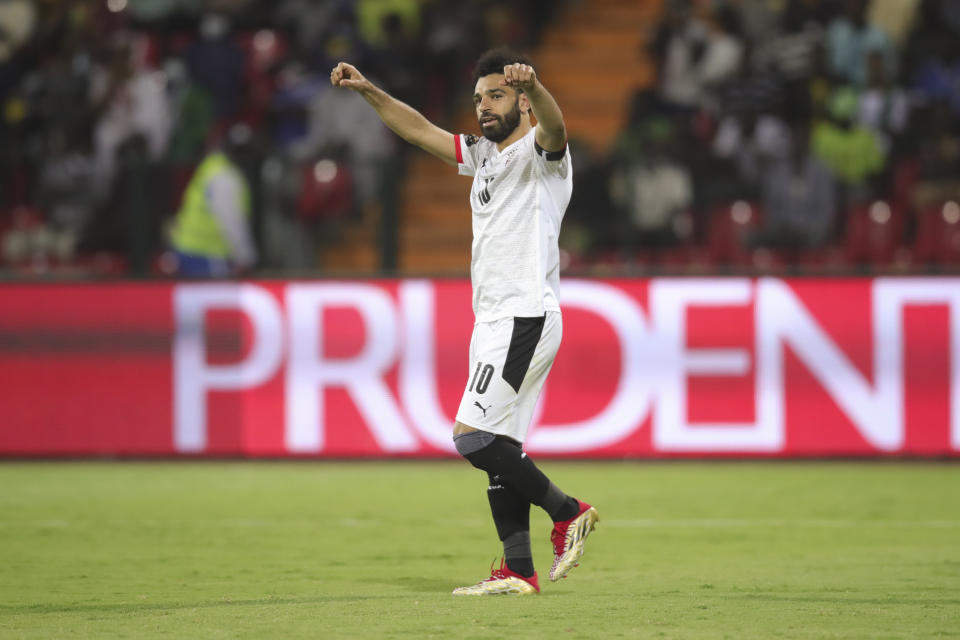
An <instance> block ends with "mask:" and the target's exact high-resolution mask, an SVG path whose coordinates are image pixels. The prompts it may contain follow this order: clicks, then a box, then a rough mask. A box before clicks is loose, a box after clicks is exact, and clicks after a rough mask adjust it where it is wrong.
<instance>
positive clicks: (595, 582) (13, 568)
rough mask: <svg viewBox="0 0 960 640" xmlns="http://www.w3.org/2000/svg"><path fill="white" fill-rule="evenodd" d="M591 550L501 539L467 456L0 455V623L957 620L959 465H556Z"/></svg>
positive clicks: (464, 628) (319, 629)
mask: <svg viewBox="0 0 960 640" xmlns="http://www.w3.org/2000/svg"><path fill="white" fill-rule="evenodd" d="M541 466H542V467H543V468H544V470H545V471H546V472H547V473H548V474H549V475H551V476H552V477H553V479H554V480H555V481H556V482H557V483H558V484H559V485H560V486H561V487H564V488H565V489H566V490H568V491H570V492H571V493H573V494H575V495H577V496H580V497H583V498H585V499H588V500H590V501H591V502H593V503H594V504H595V505H596V506H597V507H598V509H599V511H600V519H601V520H600V524H599V525H598V527H597V530H596V533H594V535H593V536H592V537H591V538H590V540H589V541H588V544H587V552H586V555H585V556H584V558H583V563H582V566H581V567H580V568H579V569H575V570H574V571H573V572H572V573H571V575H570V577H569V578H568V579H567V580H564V581H562V582H561V583H557V584H553V583H550V582H549V581H548V580H547V578H546V573H547V569H548V568H549V566H550V559H551V557H550V546H549V542H548V537H547V536H548V531H549V522H548V520H547V518H546V516H545V515H544V514H543V513H542V512H540V511H539V510H537V511H536V512H535V513H534V514H533V519H532V524H533V529H534V530H533V535H534V555H535V560H536V562H537V566H538V569H539V571H540V573H541V576H542V577H541V586H542V587H543V592H542V594H541V595H540V596H538V597H528V598H510V597H495V598H453V597H451V596H450V590H451V589H453V588H454V587H456V586H459V585H461V584H468V583H472V582H476V581H478V580H479V579H480V578H482V577H485V575H487V574H488V572H489V570H488V565H489V563H490V560H491V559H493V557H494V556H495V555H498V554H499V543H498V542H497V540H496V536H495V533H494V529H493V525H492V523H491V521H490V520H489V516H488V507H487V504H486V497H485V493H484V489H485V484H486V483H485V477H484V476H483V474H481V473H480V472H478V471H476V470H474V469H472V468H471V467H470V466H469V465H467V464H466V463H460V462H453V461H451V462H438V463H292V464H283V463H275V462H264V463H240V462H226V463H4V464H0V637H2V638H21V637H22V638H62V637H96V638H111V637H122V638H220V637H225V638H297V637H312V638H414V637H415V638H496V637H502V638H517V639H521V638H577V637H591V638H620V637H664V638H926V637H954V638H956V637H960V465H956V464H953V465H950V464H913V463H839V462H838V463H779V464H777V463H759V462H751V463H741V464H736V463H720V462H718V463H692V462H682V463H655V464H643V463H608V464H601V463H583V464H574V463H559V462H549V461H546V462H543V463H542V464H541Z"/></svg>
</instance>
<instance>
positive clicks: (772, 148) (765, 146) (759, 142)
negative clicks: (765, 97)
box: [713, 107, 790, 189]
mask: <svg viewBox="0 0 960 640" xmlns="http://www.w3.org/2000/svg"><path fill="white" fill-rule="evenodd" d="M789 152H790V132H789V129H788V128H787V125H786V124H785V123H784V122H783V120H781V119H780V118H779V117H777V116H776V115H773V114H760V113H758V112H757V111H756V110H755V109H751V108H748V107H745V108H744V109H742V110H741V111H740V112H735V113H732V114H731V115H729V116H727V117H725V118H724V119H723V120H721V121H720V124H719V126H718V127H717V132H716V136H715V137H714V139H713V153H714V154H715V155H716V156H717V157H719V158H723V159H726V160H728V161H730V162H733V163H734V164H735V166H736V167H737V174H738V177H739V179H740V181H741V182H742V183H743V184H744V185H745V186H746V187H747V188H750V189H753V188H755V187H756V186H757V185H758V184H759V180H760V170H761V168H762V167H763V165H764V164H766V163H767V162H770V161H773V160H782V159H784V158H786V157H787V155H788V154H789Z"/></svg>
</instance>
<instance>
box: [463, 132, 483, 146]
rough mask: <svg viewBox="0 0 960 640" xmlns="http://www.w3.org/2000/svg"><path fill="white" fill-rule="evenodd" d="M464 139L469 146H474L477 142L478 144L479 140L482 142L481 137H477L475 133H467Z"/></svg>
mask: <svg viewBox="0 0 960 640" xmlns="http://www.w3.org/2000/svg"><path fill="white" fill-rule="evenodd" d="M463 141H464V142H466V143H467V146H468V147H472V146H473V145H475V144H477V143H478V142H480V139H479V138H477V136H475V135H473V134H467V135H465V136H463Z"/></svg>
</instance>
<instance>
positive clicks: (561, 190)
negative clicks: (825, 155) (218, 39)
mask: <svg viewBox="0 0 960 640" xmlns="http://www.w3.org/2000/svg"><path fill="white" fill-rule="evenodd" d="M473 76H474V82H475V86H474V92H473V104H474V107H475V108H476V114H477V119H478V121H479V125H480V131H481V132H482V134H483V136H482V137H477V136H473V135H465V134H460V135H456V136H455V135H453V134H451V133H449V132H447V131H444V130H443V129H441V128H439V127H437V126H436V125H434V124H432V123H430V122H429V121H428V120H427V119H426V118H424V116H423V115H421V114H420V113H418V112H417V111H416V110H414V109H413V108H411V107H409V106H408V105H406V104H404V103H402V102H400V101H398V100H396V99H395V98H393V97H391V96H390V95H388V94H387V93H385V92H384V91H382V90H381V89H379V88H377V87H376V86H374V85H373V84H372V83H371V82H370V81H369V80H367V79H366V78H364V77H363V75H362V74H361V73H360V72H359V71H358V70H357V69H356V67H354V66H352V65H350V64H347V63H345V62H341V63H339V64H338V65H337V66H336V67H335V68H334V69H333V71H332V72H331V74H330V81H331V82H332V83H333V85H334V86H337V87H344V88H347V89H352V90H354V91H356V92H358V93H359V94H360V95H361V96H363V97H364V98H365V99H366V101H367V102H368V103H370V105H371V106H373V108H374V109H375V110H376V112H377V114H379V116H380V118H381V119H382V120H383V122H384V123H385V124H386V125H387V126H388V127H390V128H391V129H393V130H394V131H395V132H396V133H397V134H398V135H400V136H401V137H402V138H403V139H405V140H407V141H408V142H410V143H412V144H415V145H417V146H418V147H421V148H422V149H424V150H426V151H428V152H429V153H431V154H433V155H435V156H437V157H438V158H440V159H441V160H443V161H444V162H446V163H447V164H449V165H455V166H457V168H458V170H459V172H460V174H462V175H467V176H473V187H472V188H471V190H470V205H471V208H472V209H473V247H472V262H471V266H470V277H471V281H472V284H473V311H474V315H475V319H476V323H475V324H474V328H473V336H472V337H471V339H470V369H469V376H468V379H467V384H466V389H465V390H464V394H463V398H462V400H461V401H460V408H459V410H458V411H457V420H456V424H455V425H454V431H453V439H454V443H455V445H456V448H457V451H458V452H459V453H460V455H462V456H463V457H465V458H466V459H467V460H469V461H470V463H471V464H473V466H475V467H477V468H478V469H481V470H483V471H486V472H487V475H488V478H489V486H488V487H487V497H488V499H489V501H490V509H491V511H492V512H493V521H494V523H495V525H496V529H497V534H498V535H499V537H500V540H501V541H502V542H503V553H504V560H503V561H501V563H500V567H499V568H497V569H493V571H492V573H491V576H490V577H489V578H487V579H485V580H483V581H481V582H479V583H478V584H476V585H471V586H466V587H460V588H458V589H455V590H454V591H453V595H492V594H517V595H527V594H535V593H539V591H540V586H539V582H538V579H537V573H536V571H534V567H533V556H532V553H531V550H530V505H531V504H535V505H537V506H539V507H541V508H542V509H544V510H545V511H546V512H547V514H549V516H550V518H551V519H552V520H553V522H554V527H553V531H552V532H551V534H550V538H551V542H552V543H553V549H554V560H553V566H552V567H551V569H550V579H551V580H553V581H556V580H559V579H560V578H563V577H565V576H566V575H567V573H568V572H569V571H570V570H571V569H572V568H573V567H575V566H577V564H578V560H579V559H580V556H581V555H583V545H584V541H585V540H586V538H587V536H588V535H589V534H590V532H591V531H593V528H594V525H595V523H596V522H597V519H598V518H597V511H596V509H594V508H593V507H592V506H590V505H589V504H587V503H585V502H581V501H579V500H577V499H575V498H572V497H570V496H568V495H566V494H565V493H563V492H562V491H561V490H560V489H559V488H557V486H556V485H554V484H553V483H552V482H551V481H550V480H549V479H548V478H547V476H545V475H544V474H543V472H541V471H540V470H539V469H538V468H537V466H536V465H535V464H534V463H533V461H532V460H531V459H530V458H529V457H528V456H527V454H526V453H525V452H524V451H523V448H522V445H523V442H524V439H525V438H526V435H527V429H528V428H529V426H530V421H531V419H532V417H533V410H534V406H535V405H536V402H537V398H538V396H539V395H540V391H541V389H542V388H543V383H544V381H545V380H546V377H547V373H549V371H550V367H551V366H552V365H553V359H554V357H555V356H556V353H557V349H558V348H559V347H560V336H561V333H562V321H561V317H560V304H559V301H558V295H557V294H558V288H559V286H558V285H559V271H560V267H559V249H558V247H557V236H558V235H559V232H560V221H561V220H562V218H563V213H564V210H565V209H566V207H567V203H568V202H569V201H570V193H571V191H572V185H573V167H572V166H571V160H570V151H569V149H568V148H567V134H566V127H565V126H564V123H563V114H561V112H560V107H559V106H558V105H557V103H556V101H555V100H554V99H553V96H551V95H550V93H549V92H548V91H547V90H546V88H545V87H544V86H543V84H542V83H541V82H540V80H539V79H538V78H537V74H536V71H535V70H534V68H533V67H532V66H531V64H530V61H529V60H527V59H526V58H525V57H523V56H521V55H517V54H514V53H511V52H508V51H505V50H493V51H489V52H487V53H485V54H484V55H483V56H482V57H481V58H480V60H479V61H478V62H477V65H476V68H475V69H474V72H473ZM531 112H532V113H533V116H534V117H535V118H536V121H537V124H536V126H534V125H533V124H532V122H531V118H530V114H531Z"/></svg>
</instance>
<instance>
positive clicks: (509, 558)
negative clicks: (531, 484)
mask: <svg viewBox="0 0 960 640" xmlns="http://www.w3.org/2000/svg"><path fill="white" fill-rule="evenodd" d="M488 476H489V478H490V485H489V486H488V487H487V499H488V500H489V501H490V511H491V513H492V514H493V523H494V525H496V527H497V536H498V537H499V538H500V541H501V542H503V557H504V560H505V562H506V563H507V567H509V569H510V570H511V571H513V572H514V573H518V574H520V575H521V576H524V577H526V578H529V577H530V576H532V575H533V573H534V571H533V554H532V553H531V551H530V503H529V502H528V501H527V499H526V498H524V497H523V496H521V495H519V494H517V493H516V492H514V491H512V490H511V489H510V488H509V487H507V486H505V485H504V484H503V483H502V482H501V481H500V479H499V478H498V477H497V476H494V475H493V474H488Z"/></svg>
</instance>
